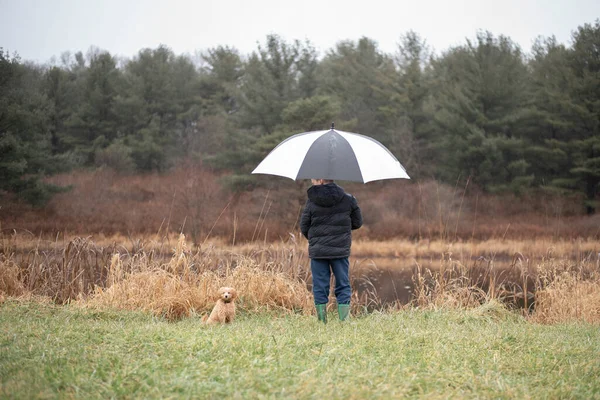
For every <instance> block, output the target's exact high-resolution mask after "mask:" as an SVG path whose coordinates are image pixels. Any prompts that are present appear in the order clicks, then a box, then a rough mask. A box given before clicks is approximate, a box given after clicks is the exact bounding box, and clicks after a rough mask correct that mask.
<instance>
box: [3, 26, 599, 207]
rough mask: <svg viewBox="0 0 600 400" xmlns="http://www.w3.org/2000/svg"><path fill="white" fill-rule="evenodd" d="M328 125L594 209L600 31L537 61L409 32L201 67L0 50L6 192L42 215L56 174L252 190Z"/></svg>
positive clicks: (411, 164) (205, 58)
mask: <svg viewBox="0 0 600 400" xmlns="http://www.w3.org/2000/svg"><path fill="white" fill-rule="evenodd" d="M331 121H335V123H336V127H338V128H339V129H341V130H346V131H354V132H359V133H363V134H366V135H369V136H372V137H374V138H376V139H377V140H379V141H380V142H382V143H383V144H384V145H386V146H387V147H388V148H390V150H391V151H392V152H393V153H394V154H395V155H396V156H397V157H398V159H399V160H400V161H401V162H402V164H403V165H404V166H405V167H406V168H407V170H408V171H409V174H410V175H411V177H413V178H415V179H422V178H434V179H438V180H440V181H444V182H450V183H453V184H454V183H456V182H457V181H460V180H463V181H466V180H469V182H472V183H473V184H476V185H478V186H479V187H481V188H482V189H484V190H487V191H491V192H500V191H513V192H516V193H521V192H524V191H527V190H531V189H536V190H539V189H543V190H550V191H561V192H565V193H572V192H575V193H579V194H580V195H581V197H582V198H583V199H584V202H585V203H584V206H585V209H586V210H587V212H588V213H593V212H594V211H595V209H596V208H597V207H598V205H599V203H598V192H599V183H600V20H596V21H595V22H594V23H591V24H584V25H582V26H579V27H577V29H576V30H575V31H573V34H572V41H571V43H570V44H569V45H565V44H562V43H558V42H557V40H556V39H555V38H554V37H550V38H538V39H537V40H536V42H535V44H534V45H533V47H532V50H531V52H530V53H528V54H525V53H524V52H523V50H522V49H521V48H520V47H519V46H518V45H517V44H515V43H514V42H513V41H512V40H511V39H510V38H509V37H506V36H503V35H500V36H494V35H492V34H491V33H489V32H479V33H477V35H476V37H475V38H474V39H473V40H466V42H465V43H464V44H462V45H460V46H456V47H452V48H449V49H447V50H446V51H444V52H442V53H441V54H434V53H432V52H431V51H430V50H429V48H428V46H427V44H426V41H425V40H424V39H423V38H422V37H420V36H419V35H418V34H416V33H415V32H412V31H411V32H407V33H406V34H404V35H402V36H401V37H400V41H399V45H398V49H397V52H396V53H394V54H387V53H385V52H383V51H381V50H380V49H379V48H378V46H377V43H376V42H375V41H373V40H371V39H369V38H366V37H363V38H361V39H359V40H357V41H341V42H339V43H338V44H337V45H336V46H335V47H334V48H332V49H329V50H328V51H326V52H325V54H322V55H320V54H318V52H317V51H316V50H315V48H314V47H313V46H312V45H311V43H310V42H308V41H305V42H301V41H291V42H288V41H285V40H283V39H282V38H280V37H279V36H277V35H269V36H267V37H266V39H265V41H264V43H261V44H259V45H258V46H257V49H256V50H255V51H253V52H252V53H251V54H249V55H243V54H240V52H239V51H238V50H237V49H235V48H233V47H229V46H218V47H215V48H212V49H208V50H206V51H205V52H203V53H202V55H201V57H199V58H197V59H194V58H192V57H190V56H187V55H177V54H174V52H173V51H172V50H171V49H170V48H168V47H167V46H159V47H158V48H155V49H143V50H140V51H139V52H138V54H137V55H135V56H134V57H132V58H131V59H121V58H118V57H116V56H114V55H111V54H110V53H109V52H107V51H103V50H100V49H97V48H91V49H90V50H89V51H88V52H87V54H85V55H84V54H83V53H82V52H78V53H76V54H70V53H64V54H63V55H62V56H61V58H60V61H58V62H54V63H53V64H52V65H48V64H45V65H40V64H36V63H31V62H24V61H22V60H21V59H20V58H19V57H18V55H16V54H13V55H11V54H9V53H8V52H7V51H4V50H3V49H2V48H0V191H4V192H5V193H7V192H10V193H16V194H17V195H19V196H21V197H22V198H24V199H26V200H28V201H30V202H32V203H34V204H43V203H44V202H45V201H46V200H47V199H48V198H49V196H51V194H52V193H53V192H56V191H58V190H62V189H61V188H58V187H54V186H51V185H48V184H46V183H44V181H43V179H42V178H43V177H44V176H46V175H49V174H53V173H56V172H60V171H65V170H69V169H72V168H90V167H98V166H102V165H107V166H109V167H113V168H115V169H117V170H120V171H129V172H135V171H139V172H143V171H153V170H157V171H164V170H167V169H168V168H170V167H171V166H173V165H175V164H177V163H178V162H179V161H180V160H183V159H189V158H196V159H202V160H204V161H205V162H207V163H210V165H212V166H213V167H214V168H219V169H225V170H228V171H231V174H228V176H227V182H226V183H227V185H229V186H230V187H231V188H233V189H235V190H244V189H248V188H252V187H253V186H254V185H257V184H260V182H259V181H257V180H256V178H255V177H252V176H250V175H249V172H250V171H251V170H252V169H253V168H254V167H255V166H256V165H257V164H258V162H259V161H260V160H261V159H262V157H264V156H265V155H266V154H267V153H268V151H270V150H271V149H272V148H273V147H274V146H275V145H276V144H277V143H279V142H280V141H281V140H283V139H284V138H285V137H288V136H290V135H291V134H294V133H298V132H302V131H308V130H320V129H327V128H328V126H329V124H330V123H331Z"/></svg>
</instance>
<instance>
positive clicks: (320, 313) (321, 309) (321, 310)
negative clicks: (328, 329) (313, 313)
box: [315, 304, 327, 324]
mask: <svg viewBox="0 0 600 400" xmlns="http://www.w3.org/2000/svg"><path fill="white" fill-rule="evenodd" d="M315 307H316V308H317V318H319V321H323V323H324V324H326V323H327V304H315Z"/></svg>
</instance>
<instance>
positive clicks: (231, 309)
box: [202, 287, 237, 324]
mask: <svg viewBox="0 0 600 400" xmlns="http://www.w3.org/2000/svg"><path fill="white" fill-rule="evenodd" d="M236 297H237V292H236V291H235V289H234V288H230V287H222V288H221V289H219V300H217V304H215V307H214V308H213V310H212V312H211V313H210V316H208V318H207V317H206V316H204V318H203V319H202V320H203V321H205V322H206V323H207V324H228V323H230V322H232V321H233V319H234V318H235V302H234V301H233V300H234V299H235V298H236Z"/></svg>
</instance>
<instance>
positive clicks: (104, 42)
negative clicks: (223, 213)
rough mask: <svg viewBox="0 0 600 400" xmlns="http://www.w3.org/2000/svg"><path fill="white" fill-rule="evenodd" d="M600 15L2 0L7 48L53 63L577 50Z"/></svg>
mask: <svg viewBox="0 0 600 400" xmlns="http://www.w3.org/2000/svg"><path fill="white" fill-rule="evenodd" d="M599 17H600V0H545V1H538V0H496V1H487V0H465V1H458V0H454V1H442V0H439V1H433V0H431V1H427V0H410V1H405V0H388V1H380V0H361V1H357V0H299V1H285V0H0V47H3V48H4V49H5V50H9V51H10V52H11V53H12V52H14V51H16V52H17V53H18V54H19V55H20V56H21V58H22V59H25V60H33V61H37V62H46V61H48V60H49V59H50V58H51V57H52V56H56V57H59V56H60V54H61V53H63V52H64V51H71V52H76V51H83V52H84V53H85V52H86V51H87V50H88V48H89V47H90V46H92V45H94V46H97V47H100V48H101V49H105V50H108V51H110V52H111V53H112V54H116V55H120V56H125V57H131V56H133V55H135V54H136V53H137V52H138V51H139V50H140V49H142V48H145V47H151V48H155V47H157V46H158V45H159V44H166V45H168V46H169V47H171V48H172V49H173V51H174V52H175V53H177V54H181V53H189V54H194V53H195V52H196V51H197V50H200V51H202V50H205V49H207V48H211V47H214V46H217V45H229V46H232V47H235V48H237V49H238V50H239V51H240V52H241V53H242V54H248V53H250V52H252V51H253V50H255V49H256V48H257V43H259V42H260V43H264V39H265V37H266V35H267V34H269V33H276V34H279V35H280V36H281V37H282V38H283V39H285V40H287V41H291V40H293V39H300V40H304V39H308V40H310V41H311V42H312V44H313V45H314V46H315V47H316V48H317V49H318V50H319V51H320V53H321V54H323V53H324V52H325V51H326V50H328V49H330V48H333V47H334V45H335V43H337V42H338V41H340V40H344V39H351V40H356V39H358V38H360V37H362V36H367V37H369V38H371V39H374V40H376V41H377V42H378V43H379V47H380V49H382V50H383V51H385V52H388V53H394V52H395V51H396V47H397V43H398V41H399V38H400V35H401V34H402V33H404V32H406V31H408V30H414V31H415V32H417V33H419V34H420V35H421V36H422V37H423V38H425V39H426V40H427V43H428V44H429V45H430V46H431V47H432V48H433V49H434V50H435V51H436V52H438V53H439V52H441V51H443V50H446V49H448V48H449V47H451V46H454V45H459V44H463V43H465V39H466V38H473V37H475V35H476V32H477V31H478V30H489V31H491V32H492V33H494V34H495V35H498V34H504V35H507V36H510V37H511V38H512V39H513V40H514V41H515V42H516V43H518V44H519V45H520V46H521V47H522V48H523V49H524V50H525V51H529V49H530V48H531V44H532V43H533V40H534V39H535V38H536V37H537V36H539V35H542V36H551V35H555V36H556V38H557V39H558V41H559V42H562V43H565V44H569V43H570V38H571V32H572V31H573V30H575V29H576V28H577V26H579V25H582V24H584V23H586V22H588V23H593V22H594V21H595V20H596V19H597V18H599Z"/></svg>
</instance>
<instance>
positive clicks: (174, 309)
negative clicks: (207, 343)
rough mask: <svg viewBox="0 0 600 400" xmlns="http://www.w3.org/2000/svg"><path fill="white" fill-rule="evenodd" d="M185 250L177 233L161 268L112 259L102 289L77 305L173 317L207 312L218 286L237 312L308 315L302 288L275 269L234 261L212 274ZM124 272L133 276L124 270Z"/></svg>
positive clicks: (307, 295) (307, 298)
mask: <svg viewBox="0 0 600 400" xmlns="http://www.w3.org/2000/svg"><path fill="white" fill-rule="evenodd" d="M197 260H198V259H197V258H196V259H195V258H194V257H193V255H192V254H191V253H190V252H189V251H188V250H187V246H186V242H185V236H184V235H181V236H180V239H179V241H178V243H177V247H176V248H175V250H174V253H173V257H172V258H171V259H170V260H169V262H168V263H166V264H163V265H148V263H142V266H141V267H135V266H129V267H124V266H123V263H122V261H121V259H120V257H119V255H114V256H113V258H112V260H111V264H110V268H109V275H108V287H107V288H97V289H96V290H95V291H94V293H93V294H92V295H91V296H89V298H88V299H85V300H81V301H80V302H81V304H83V305H85V306H88V307H111V308H120V309H129V310H144V311H150V312H152V313H154V314H156V315H161V316H164V317H166V318H167V319H178V318H182V317H186V316H190V315H193V314H196V313H201V312H206V311H210V309H211V308H212V307H213V306H214V303H215V301H216V299H217V296H218V289H219V288H220V287H222V286H229V287H234V288H236V290H237V292H238V300H237V302H238V303H240V304H239V308H241V309H243V310H245V311H248V312H256V311H260V310H278V311H286V312H304V313H311V312H312V307H311V306H312V300H311V295H310V293H309V291H308V290H307V288H306V284H304V283H303V282H302V281H299V280H294V279H290V277H289V276H287V275H286V274H284V273H283V272H281V271H278V269H280V268H281V266H280V265H279V266H278V265H267V266H263V267H262V268H261V267H260V266H259V265H258V264H257V263H256V261H254V260H252V259H249V258H243V257H242V258H239V259H238V260H237V262H236V263H235V264H233V263H230V264H227V265H226V266H224V267H223V268H220V269H218V270H210V269H207V265H206V264H203V265H198V264H196V263H195V262H194V261H197ZM125 270H129V271H135V272H129V273H126V272H124V271H125Z"/></svg>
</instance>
